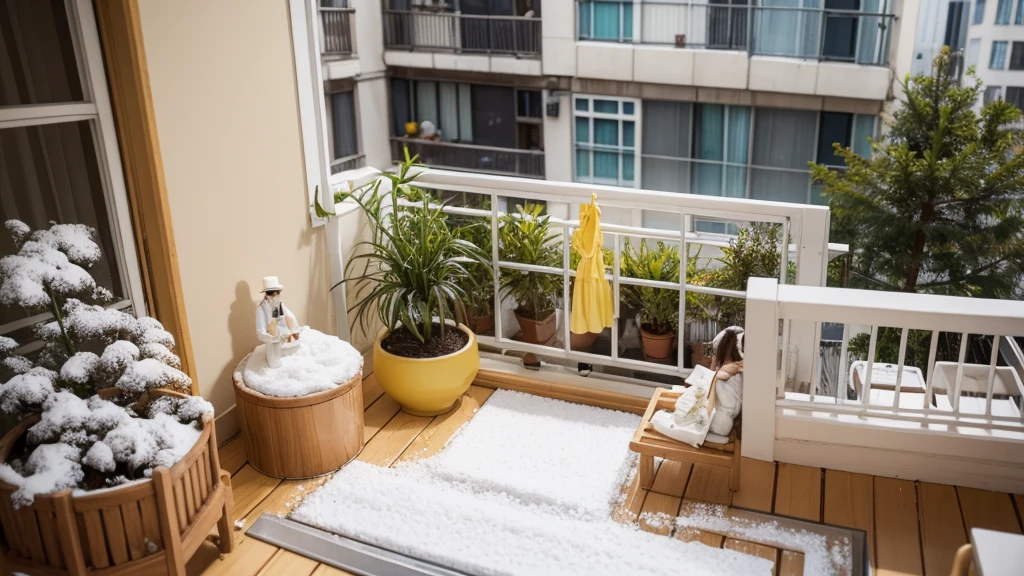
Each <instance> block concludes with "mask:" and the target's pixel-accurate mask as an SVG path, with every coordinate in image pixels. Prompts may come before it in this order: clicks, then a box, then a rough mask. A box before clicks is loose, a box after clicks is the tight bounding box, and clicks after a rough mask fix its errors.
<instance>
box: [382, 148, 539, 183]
mask: <svg viewBox="0 0 1024 576" xmlns="http://www.w3.org/2000/svg"><path fill="white" fill-rule="evenodd" d="M391 142H392V149H391V157H392V158H394V159H395V160H400V159H402V158H403V157H404V153H403V151H402V149H403V148H404V147H408V148H409V155H410V156H413V155H419V157H420V158H419V161H420V162H422V163H424V164H427V165H430V166H436V167H438V168H452V169H456V170H466V171H469V172H485V173H487V174H504V175H509V176H526V177H528V178H544V151H543V150H516V149H514V148H495V147H492V146H480V145H476V144H456V143H454V142H438V141H434V140H422V139H419V138H392V139H391Z"/></svg>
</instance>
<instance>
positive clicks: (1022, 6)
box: [1013, 1, 1024, 26]
mask: <svg viewBox="0 0 1024 576" xmlns="http://www.w3.org/2000/svg"><path fill="white" fill-rule="evenodd" d="M1013 23H1014V24H1016V25H1017V26H1021V25H1024V1H1018V2H1017V12H1016V14H1014V16H1013Z"/></svg>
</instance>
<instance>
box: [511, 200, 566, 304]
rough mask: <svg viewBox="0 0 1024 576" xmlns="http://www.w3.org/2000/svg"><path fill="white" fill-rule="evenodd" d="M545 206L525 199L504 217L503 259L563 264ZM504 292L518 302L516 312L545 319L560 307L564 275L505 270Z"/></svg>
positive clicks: (530, 262) (560, 265) (555, 234)
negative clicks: (559, 301) (549, 225)
mask: <svg viewBox="0 0 1024 576" xmlns="http://www.w3.org/2000/svg"><path fill="white" fill-rule="evenodd" d="M543 210H544V207H543V206H541V205H539V204H532V203H530V202H526V203H525V206H524V205H517V206H516V210H515V212H514V213H511V212H510V213H508V214H506V215H504V216H502V218H501V229H500V230H499V239H500V242H501V254H502V258H503V259H505V260H509V261H512V262H519V263H520V264H530V265H533V266H548V267H552V268H561V267H562V250H561V246H559V244H558V242H556V240H557V239H558V234H557V233H552V232H551V231H550V229H549V227H548V220H549V216H548V215H546V214H541V212H542V211H543ZM501 292H502V294H503V295H510V296H511V297H512V298H513V299H514V300H515V301H516V314H518V315H520V316H522V317H524V318H528V319H530V320H543V319H545V318H547V317H548V316H550V315H551V314H552V313H553V312H554V311H555V308H557V307H558V295H559V294H561V292H562V276H561V275H555V274H546V273H542V272H523V271H520V270H502V272H501Z"/></svg>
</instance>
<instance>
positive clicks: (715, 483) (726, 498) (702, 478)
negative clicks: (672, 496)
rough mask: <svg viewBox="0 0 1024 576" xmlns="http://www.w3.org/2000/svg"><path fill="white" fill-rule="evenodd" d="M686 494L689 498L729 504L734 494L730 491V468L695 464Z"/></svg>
mask: <svg viewBox="0 0 1024 576" xmlns="http://www.w3.org/2000/svg"><path fill="white" fill-rule="evenodd" d="M684 496H685V497H686V499H687V500H696V501H698V502H711V503H712V504H722V505H726V506H727V505H729V502H731V501H732V495H731V494H730V493H729V469H728V468H721V467H719V466H708V465H707V464H695V465H694V466H693V471H692V472H691V473H690V481H689V482H688V483H687V484H686V493H685V494H684Z"/></svg>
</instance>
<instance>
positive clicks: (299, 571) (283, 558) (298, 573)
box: [257, 550, 319, 576]
mask: <svg viewBox="0 0 1024 576" xmlns="http://www.w3.org/2000/svg"><path fill="white" fill-rule="evenodd" d="M317 564H319V563H318V562H317V561H316V560H313V559H310V558H306V557H305V556H299V555H298V554H296V553H294V552H292V551H290V550H278V551H277V553H275V554H274V557H273V558H271V559H270V562H267V565H266V566H264V567H263V569H262V570H260V571H259V572H258V573H257V574H259V575H260V576H278V575H284V574H287V575H288V576H309V575H310V574H312V573H313V570H316V567H317Z"/></svg>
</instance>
